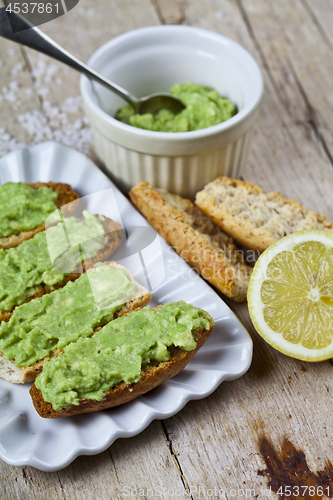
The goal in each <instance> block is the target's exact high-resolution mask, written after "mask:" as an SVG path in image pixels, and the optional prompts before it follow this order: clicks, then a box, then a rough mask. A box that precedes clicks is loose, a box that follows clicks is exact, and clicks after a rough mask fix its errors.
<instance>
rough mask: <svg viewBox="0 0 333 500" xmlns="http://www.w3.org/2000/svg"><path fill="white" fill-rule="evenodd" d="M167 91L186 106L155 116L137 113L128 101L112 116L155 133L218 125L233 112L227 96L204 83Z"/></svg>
mask: <svg viewBox="0 0 333 500" xmlns="http://www.w3.org/2000/svg"><path fill="white" fill-rule="evenodd" d="M170 93H171V94H172V95H174V96H175V97H178V98H179V99H180V100H181V101H182V103H183V104H184V105H185V106H186V108H185V109H184V110H183V111H181V112H180V113H179V114H178V115H175V114H173V113H172V112H171V111H169V110H167V109H162V110H161V111H159V112H158V113H156V115H151V114H149V113H147V114H145V115H139V114H135V112H134V110H133V108H132V106H130V105H129V104H128V105H126V106H123V107H122V108H120V109H119V110H118V112H117V114H116V118H117V120H120V121H121V122H124V123H127V125H132V126H133V127H138V128H143V129H146V130H154V131H155V132H190V131H192V130H201V129H203V128H208V127H212V126H213V125H218V124H219V123H222V122H224V121H226V120H228V119H229V118H231V117H232V116H234V115H235V114H236V113H237V107H236V106H235V105H234V104H232V102H230V101H229V99H226V98H224V97H222V96H220V95H219V93H218V92H217V91H216V90H214V89H212V88H210V87H205V86H204V85H196V84H194V83H177V84H176V85H173V86H172V87H171V89H170Z"/></svg>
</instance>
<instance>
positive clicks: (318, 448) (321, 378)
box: [165, 0, 333, 499]
mask: <svg viewBox="0 0 333 500" xmlns="http://www.w3.org/2000/svg"><path fill="white" fill-rule="evenodd" d="M273 3H274V2H273ZM273 3H272V2H264V1H263V2H260V1H256V2H251V3H250V2H244V5H243V3H240V2H239V3H238V4H237V3H236V2H231V1H230V2H216V1H215V2H213V1H209V0H208V1H202V2H191V3H189V2H185V1H184V2H180V5H181V8H182V10H183V12H184V15H185V18H186V22H187V23H189V24H193V25H195V26H201V27H205V28H209V29H213V30H215V31H218V32H220V33H223V34H225V35H227V36H230V37H231V38H233V39H235V40H236V41H239V42H240V43H241V44H242V45H243V46H245V47H246V48H247V49H248V50H250V52H252V54H253V55H254V56H255V57H256V59H257V60H258V62H259V63H260V65H261V67H262V69H263V72H264V77H265V85H266V95H265V99H264V102H263V107H262V111H261V115H260V118H259V120H258V125H257V128H256V133H255V138H254V145H253V148H252V152H251V157H250V160H249V163H248V165H247V167H246V170H245V172H244V176H245V177H246V178H248V179H250V180H252V181H254V182H258V183H260V184H261V185H262V186H264V187H265V188H266V189H274V190H276V189H279V190H281V191H283V192H284V193H285V194H287V195H288V196H290V197H295V198H297V199H299V200H300V201H303V202H304V203H306V204H307V205H308V206H311V205H312V208H316V209H317V210H318V211H323V212H325V213H326V214H327V215H328V216H330V215H331V217H332V208H333V207H332V197H331V195H330V193H331V190H332V171H331V162H330V158H329V156H328V155H327V151H326V150H325V147H324V146H323V142H322V140H321V138H320V137H318V135H317V133H316V129H315V127H314V126H313V124H312V123H309V119H308V103H307V99H306V97H307V94H306V93H304V92H303V91H302V86H300V85H299V84H298V82H297V76H296V77H295V76H294V74H293V73H292V72H288V61H287V60H286V59H285V60H283V61H281V54H282V53H283V50H284V51H285V54H289V58H291V59H292V61H293V62H294V58H295V57H298V58H303V59H304V60H305V59H306V57H307V56H309V55H310V54H311V57H310V59H309V63H310V60H312V57H315V56H314V54H313V53H308V54H307V49H305V48H303V46H302V44H301V42H300V40H299V41H298V48H297V53H295V55H294V53H293V52H290V51H288V44H287V42H286V41H284V42H283V43H282V41H283V40H284V38H283V37H284V36H285V30H282V26H283V25H284V24H283V22H282V21H280V22H276V19H277V16H275V15H272V6H273ZM294 6H295V3H293V7H294ZM274 7H276V3H274ZM280 8H281V11H282V10H283V8H284V2H281V3H280V4H279V9H280ZM299 8H300V9H302V6H299ZM260 9H262V10H264V12H265V14H262V15H261V16H260V12H261V10H260ZM286 9H287V7H286ZM287 10H288V9H287ZM288 12H289V13H290V8H289V11H288ZM255 15H256V16H258V17H259V18H260V22H259V19H258V20H257V22H256V25H255V28H252V25H251V23H250V21H249V19H250V20H252V17H253V16H255ZM280 15H281V16H282V14H281V13H280ZM302 15H304V12H303V14H302ZM283 21H284V22H287V20H286V18H285V17H284V18H283ZM298 22H299V20H297V18H296V17H294V18H293V19H292V21H291V20H290V19H289V24H288V32H287V33H289V32H290V31H292V32H293V33H294V32H296V31H297V24H298ZM307 22H309V21H308V19H307ZM274 23H276V25H275V28H274V31H273V26H271V24H274ZM313 30H315V28H313ZM259 35H260V38H259V40H258V39H257V37H258V36H259ZM316 36H317V35H316ZM279 43H280V44H281V54H280V52H279V58H278V56H277V55H276V53H275V52H274V47H275V46H277V45H278V44H279ZM317 43H318V44H319V43H322V44H323V43H324V41H323V40H321V42H320V41H319V39H318V40H317ZM321 50H323V49H322V47H321V48H320V50H319V53H321ZM300 53H301V55H300ZM314 64H316V65H317V64H319V61H318V60H316V61H315V63H314ZM323 71H325V70H323ZM303 77H305V75H303ZM326 83H327V86H326V89H325V92H326V93H327V92H329V91H330V90H329V86H330V82H329V80H328V81H327V82H326ZM302 84H303V80H302ZM305 86H306V85H305V84H304V88H305ZM230 306H231V307H232V309H233V310H234V311H235V312H236V313H237V315H238V316H239V317H240V318H241V320H242V321H243V323H244V324H245V326H246V327H247V328H248V329H249V331H251V335H252V337H253V339H254V359H253V363H252V367H251V369H250V371H249V372H248V373H247V374H246V375H245V376H244V377H243V378H242V379H240V380H237V381H235V382H230V383H225V384H222V386H221V387H220V388H219V389H218V390H217V391H216V392H215V393H214V394H213V395H212V396H210V397H209V398H207V399H205V400H203V401H200V402H197V403H195V402H191V403H190V404H189V405H187V407H186V408H185V409H184V410H183V411H182V412H181V413H180V414H178V415H176V416H175V417H173V418H172V419H169V420H167V421H166V422H165V425H166V429H167V432H168V435H169V438H170V441H171V442H172V444H173V447H174V449H175V453H176V454H177V455H178V459H179V462H180V464H181V467H182V469H183V471H185V476H186V479H187V482H188V484H190V485H192V486H193V488H194V489H195V488H196V491H194V490H193V498H195V499H196V498H200V496H199V488H200V487H201V489H203V490H206V491H207V490H208V488H214V487H217V488H218V489H221V490H223V491H224V493H225V497H226V498H232V497H233V494H232V493H233V492H232V493H231V491H232V489H233V488H234V489H236V490H237V489H239V488H251V487H254V488H255V489H256V494H260V489H261V487H266V486H267V481H266V479H264V478H263V477H262V476H258V473H257V471H258V469H264V468H265V463H264V461H263V457H262V456H261V455H260V451H259V442H260V439H261V438H262V436H264V435H265V436H267V437H269V439H271V440H272V442H273V443H274V444H275V445H276V446H279V445H281V444H282V442H283V439H284V437H287V438H288V439H290V441H291V442H292V443H294V445H295V446H296V448H299V449H303V450H305V453H306V459H307V462H308V465H309V467H310V468H312V469H313V470H319V469H323V468H324V466H325V460H326V459H329V460H332V458H333V457H332V452H331V450H330V447H329V443H330V441H331V439H332V432H331V427H332V426H331V414H332V406H331V405H332V402H331V398H330V394H329V392H328V391H331V390H332V384H331V370H332V366H331V363H330V362H325V363H320V364H318V365H315V364H306V366H305V364H304V363H301V362H299V361H296V360H293V359H291V358H287V357H285V356H283V355H282V354H279V353H278V352H277V351H275V350H274V349H272V348H271V347H269V346H268V345H267V344H265V343H264V342H263V341H262V340H261V339H260V338H259V336H258V335H257V334H256V333H255V332H254V330H253V327H252V325H251V322H250V318H249V315H248V311H247V307H246V305H238V304H233V303H230ZM314 394H315V395H316V396H315V401H316V402H315V403H313V398H314ZM193 422H195V428H193ZM236 496H237V495H236ZM239 496H240V495H238V497H239Z"/></svg>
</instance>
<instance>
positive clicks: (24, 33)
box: [0, 8, 138, 110]
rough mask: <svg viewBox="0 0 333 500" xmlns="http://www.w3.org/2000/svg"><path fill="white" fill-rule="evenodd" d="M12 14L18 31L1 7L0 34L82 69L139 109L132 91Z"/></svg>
mask: <svg viewBox="0 0 333 500" xmlns="http://www.w3.org/2000/svg"><path fill="white" fill-rule="evenodd" d="M11 15H12V16H15V18H13V17H12V22H15V30H16V33H13V30H12V26H11V24H10V22H9V19H8V15H7V13H6V9H5V8H2V9H0V36H2V37H4V38H7V39H8V40H11V41H13V42H17V43H20V44H21V45H26V46H27V47H30V48H32V49H35V50H38V51H39V52H42V53H43V54H46V55H47V56H50V57H53V58H54V59H57V60H58V61H60V62H62V63H64V64H67V66H70V67H71V68H73V69H76V70H77V71H80V72H81V73H83V74H84V75H86V76H87V77H88V78H90V79H92V80H95V81H96V82H98V83H100V84H101V85H104V87H106V88H108V89H109V90H112V91H113V92H115V93H116V94H117V95H119V96H120V97H121V98H123V99H125V100H126V101H127V102H128V103H129V104H131V105H132V106H133V107H134V109H135V110H137V108H138V99H137V98H136V97H135V96H133V95H132V94H131V93H130V92H128V91H127V90H125V89H123V88H122V87H120V86H119V85H117V84H116V83H113V82H111V81H110V80H108V79H107V78H105V77H104V76H103V75H101V74H99V73H98V72H97V71H95V70H94V69H93V68H91V67H89V66H87V65H86V64H85V63H84V62H82V61H80V59H78V58H77V57H75V56H73V55H72V54H71V53H70V52H68V51H67V50H65V49H64V48H63V47H61V46H60V45H59V44H57V43H56V42H55V41H54V40H52V39H51V38H50V37H48V36H47V35H45V34H44V33H43V32H42V31H41V30H40V29H38V28H36V27H32V25H31V24H29V23H28V22H27V20H26V19H24V17H23V16H21V15H18V14H13V13H12V14H11Z"/></svg>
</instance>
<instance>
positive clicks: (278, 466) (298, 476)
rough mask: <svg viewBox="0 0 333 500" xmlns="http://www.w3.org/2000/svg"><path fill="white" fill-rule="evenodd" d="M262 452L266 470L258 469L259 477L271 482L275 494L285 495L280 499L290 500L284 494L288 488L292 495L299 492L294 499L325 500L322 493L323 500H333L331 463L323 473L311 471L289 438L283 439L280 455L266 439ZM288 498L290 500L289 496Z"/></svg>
mask: <svg viewBox="0 0 333 500" xmlns="http://www.w3.org/2000/svg"><path fill="white" fill-rule="evenodd" d="M259 450H260V453H261V455H262V457H263V459H264V460H265V463H266V466H267V469H264V470H258V475H259V476H264V477H266V478H267V479H268V486H269V487H270V488H271V489H272V491H274V492H275V493H278V491H280V492H282V495H279V498H280V500H284V499H286V498H287V495H285V494H284V493H285V492H286V489H285V488H286V486H289V487H290V489H291V491H292V492H296V491H298V490H299V495H297V496H295V495H294V494H293V493H292V498H294V499H296V498H297V499H303V500H322V499H323V493H324V498H327V497H328V498H333V466H332V464H331V462H329V461H326V465H325V468H324V469H323V470H319V471H317V472H313V471H311V470H310V469H309V466H308V464H307V461H306V457H305V453H304V451H302V450H297V449H296V448H295V446H294V445H293V444H292V443H291V442H290V441H289V440H288V439H284V440H283V443H282V448H281V452H280V453H278V452H277V451H276V449H275V448H274V446H273V445H272V444H271V443H270V441H269V440H268V439H267V438H265V437H263V438H261V440H260V442H259ZM306 486H307V487H308V488H306ZM310 486H312V487H314V488H311V491H310V489H309V488H310ZM322 490H323V493H322ZM313 492H314V494H313ZM288 498H291V497H290V495H289V497H288Z"/></svg>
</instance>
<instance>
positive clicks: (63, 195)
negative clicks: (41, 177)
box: [0, 182, 79, 250]
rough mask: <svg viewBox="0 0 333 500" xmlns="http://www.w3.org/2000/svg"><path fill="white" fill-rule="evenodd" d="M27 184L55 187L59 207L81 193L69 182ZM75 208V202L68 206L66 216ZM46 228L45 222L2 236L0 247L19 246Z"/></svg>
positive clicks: (36, 186) (36, 187)
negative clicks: (17, 232) (27, 229)
mask: <svg viewBox="0 0 333 500" xmlns="http://www.w3.org/2000/svg"><path fill="white" fill-rule="evenodd" d="M26 184H27V185H28V186H30V187H31V188H33V189H38V188H39V187H41V186H46V187H49V188H51V189H53V191H56V192H57V193H58V198H57V200H56V202H55V204H56V206H57V207H58V208H60V207H62V206H64V205H67V204H68V203H71V202H72V201H75V200H77V199H78V198H79V195H78V194H77V193H76V191H74V189H73V188H72V187H71V186H70V185H69V184H64V183H62V182H34V183H30V182H27V183H26ZM74 209H75V206H74V204H71V205H70V206H69V207H67V208H66V210H65V212H64V216H66V217H68V216H69V215H71V213H72V212H73V211H74ZM44 229H45V224H41V225H40V226H37V227H35V228H34V229H31V230H30V231H22V232H21V233H19V234H12V235H11V236H6V237H5V238H0V248H3V249H4V250H6V249H7V248H13V247H17V246H18V245H19V244H20V243H22V241H25V240H29V239H30V238H32V237H33V236H35V234H37V233H39V232H40V231H43V230H44Z"/></svg>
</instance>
